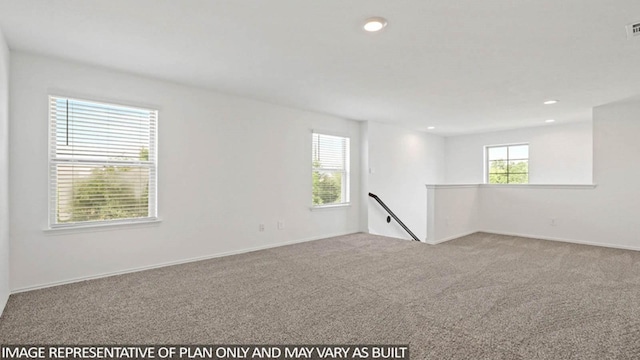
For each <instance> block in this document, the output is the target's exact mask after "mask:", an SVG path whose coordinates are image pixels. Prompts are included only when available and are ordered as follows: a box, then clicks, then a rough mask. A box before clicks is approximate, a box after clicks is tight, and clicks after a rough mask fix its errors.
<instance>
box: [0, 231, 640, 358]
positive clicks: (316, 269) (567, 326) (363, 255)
mask: <svg viewBox="0 0 640 360" xmlns="http://www.w3.org/2000/svg"><path fill="white" fill-rule="evenodd" d="M12 343H21V344H32V343H39V344H189V343H197V344H209V345H212V344H231V343H233V344H257V343H259V344H319V343H331V344H347V343H351V344H409V345H410V351H411V358H412V359H421V358H429V359H520V358H522V359H609V358H611V359H614V358H615V359H632V358H635V359H638V358H640V252H634V251H625V250H615V249H606V248H599V247H590V246H582V245H573V244H565V243H559V242H551V241H542V240H533V239H523V238H516V237H508V236H498V235H492V234H484V233H477V234H474V235H470V236H467V237H464V238H460V239H457V240H453V241H450V242H447V243H444V244H440V245H436V246H430V245H425V244H420V243H416V242H410V241H404V240H397V239H390V238H384V237H379V236H372V235H368V234H354V235H348V236H342V237H336V238H330V239H325V240H318V241H313V242H307V243H302V244H297V245H291V246H284V247H279V248H275V249H270V250H263V251H257V252H252V253H247V254H242V255H236V256H229V257H224V258H217V259H212V260H206V261H200V262H195V263H189V264H184V265H177V266H171V267H165V268H160V269H155V270H149V271H143V272H138V273H132V274H127V275H121V276H114V277H109V278H104V279H99V280H92V281H85V282H80V283H75V284H70V285H64V286H58V287H53V288H48V289H43V290H37V291H31V292H27V293H21V294H15V295H12V296H11V297H10V299H9V303H8V305H7V308H6V310H5V312H4V314H3V316H2V317H1V318H0V344H12Z"/></svg>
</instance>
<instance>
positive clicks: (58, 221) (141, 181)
mask: <svg viewBox="0 0 640 360" xmlns="http://www.w3.org/2000/svg"><path fill="white" fill-rule="evenodd" d="M49 111H50V127H51V137H50V139H51V140H50V141H51V144H50V145H51V146H50V186H51V190H50V194H51V195H50V196H51V198H50V202H51V206H50V208H51V214H50V224H51V226H69V225H74V224H84V223H88V222H104V221H116V220H127V221H131V220H140V219H145V218H155V217H156V144H155V142H156V120H157V112H156V111H154V110H145V109H137V108H131V107H126V106H120V105H110V104H103V103H96V102H91V101H85V100H77V99H69V98H60V97H50V108H49Z"/></svg>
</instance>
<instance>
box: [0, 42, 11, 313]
mask: <svg viewBox="0 0 640 360" xmlns="http://www.w3.org/2000/svg"><path fill="white" fill-rule="evenodd" d="M9 293H10V287H9V48H8V47H7V43H6V42H5V40H4V36H3V35H2V32H0V314H2V310H4V306H5V304H6V303H7V299H9Z"/></svg>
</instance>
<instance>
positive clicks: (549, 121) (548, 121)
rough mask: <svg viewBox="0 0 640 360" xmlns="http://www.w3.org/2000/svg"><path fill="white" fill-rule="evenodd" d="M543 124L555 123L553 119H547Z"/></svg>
mask: <svg viewBox="0 0 640 360" xmlns="http://www.w3.org/2000/svg"><path fill="white" fill-rule="evenodd" d="M544 122H546V123H552V122H555V120H554V119H549V120H545V121H544Z"/></svg>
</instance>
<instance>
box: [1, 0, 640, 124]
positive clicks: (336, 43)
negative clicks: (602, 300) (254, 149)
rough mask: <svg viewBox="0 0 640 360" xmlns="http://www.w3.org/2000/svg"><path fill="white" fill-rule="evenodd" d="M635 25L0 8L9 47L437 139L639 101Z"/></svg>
mask: <svg viewBox="0 0 640 360" xmlns="http://www.w3.org/2000/svg"><path fill="white" fill-rule="evenodd" d="M371 16H383V17H385V18H387V20H388V22H389V25H388V26H387V27H386V29H385V30H384V31H382V32H380V33H366V32H364V31H362V25H363V21H364V20H365V19H366V18H368V17H371ZM637 21H640V1H638V0H615V1H613V0H482V1H479V0H456V1H452V0H428V1H427V0H393V1H391V0H163V1H161V0H134V1H132V0H94V1H87V0H48V1H41V0H0V28H2V30H3V32H4V34H5V36H6V38H7V41H8V42H9V46H10V48H11V49H13V50H18V51H26V52H32V53H39V54H45V55H51V56H55V57H60V58H65V59H70V60H75V61H80V62H86V63H90V64H96V65H102V66H108V67H111V68H115V69H120V70H124V71H129V72H134V73H139V74H143V75H148V76H153V77H157V78H162V79H167V80H172V81H177V82H181V83H186V84H191V85H196V86H202V87H206V88H210V89H214V90H218V91H221V92H225V93H232V94H237V95H242V96H246V97H251V98H255V99H261V100H264V101H268V102H272V103H277V104H283V105H287V106H292V107H297V108H302V109H308V110H314V111H318V112H323V113H328V114H332V115H336V116H339V117H343V118H348V119H355V120H376V121H382V122H388V123H398V124H400V125H402V126H406V127H411V128H414V129H418V130H424V129H426V128H427V126H436V130H434V132H435V133H439V134H457V133H469V132H476V131H487V130H493V129H503V128H516V127H523V126H533V125H543V124H544V120H545V119H549V118H554V119H556V123H555V124H560V123H564V122H571V121H580V120H588V119H590V118H591V108H592V107H593V106H597V105H601V104H604V103H608V102H611V101H616V100H619V99H623V98H626V97H630V96H633V95H637V94H639V93H640V67H639V66H640V37H638V38H636V39H633V40H628V39H627V38H626V33H625V28H624V26H625V25H626V24H628V23H632V22H637ZM634 66H635V67H634ZM634 69H635V70H634ZM546 99H558V100H560V103H558V104H556V105H551V106H545V105H542V102H543V101H544V100H546Z"/></svg>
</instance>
